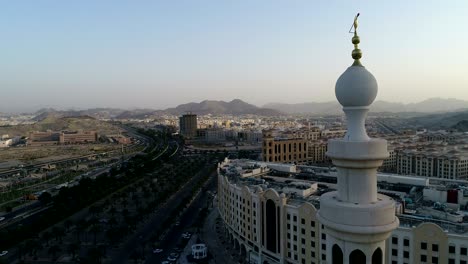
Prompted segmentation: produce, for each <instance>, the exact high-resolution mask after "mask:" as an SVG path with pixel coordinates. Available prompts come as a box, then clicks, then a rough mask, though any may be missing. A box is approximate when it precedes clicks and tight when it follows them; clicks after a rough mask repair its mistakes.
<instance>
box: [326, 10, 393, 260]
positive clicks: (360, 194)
mask: <svg viewBox="0 0 468 264" xmlns="http://www.w3.org/2000/svg"><path fill="white" fill-rule="evenodd" d="M358 16H359V14H358V15H357V16H356V18H355V20H354V24H353V25H354V36H353V38H352V43H353V44H354V47H355V49H354V50H353V52H352V57H353V59H354V63H353V65H352V66H351V67H349V68H348V69H347V70H346V71H345V72H344V73H343V74H342V75H341V76H340V77H339V79H338V81H337V82H336V86H335V94H336V98H337V99H338V101H339V102H340V104H341V105H342V106H343V111H344V113H345V115H346V119H347V132H346V135H345V137H344V138H342V139H333V140H330V141H329V143H328V151H327V155H328V156H329V157H330V158H331V159H332V161H333V164H334V165H335V166H336V168H337V171H338V190H337V191H334V192H329V193H326V194H324V195H322V196H321V197H320V210H319V211H318V213H317V218H318V219H319V221H320V222H321V223H322V224H323V225H324V227H325V229H324V232H325V233H326V241H327V244H326V256H327V260H326V263H351V264H358V263H359V264H362V263H369V264H371V263H372V264H374V263H375V264H379V263H385V262H386V261H385V240H386V239H387V238H388V237H389V236H390V234H391V232H392V230H394V229H395V228H396V227H397V226H398V225H399V221H398V218H397V217H396V216H395V202H394V201H393V200H392V199H391V198H390V197H387V196H385V195H381V194H378V193H377V168H378V167H379V166H381V165H382V163H383V160H384V159H386V158H387V157H388V156H389V155H388V151H387V141H386V140H383V139H374V138H370V137H369V136H368V135H367V132H366V128H365V120H366V116H367V112H368V111H369V106H370V105H371V104H372V102H373V101H374V99H375V97H376V96H377V81H376V79H375V78H374V76H373V75H372V74H371V73H370V72H369V71H367V69H366V68H364V66H362V64H361V62H360V58H361V57H362V52H361V50H360V49H359V48H358V44H359V42H360V39H359V36H358V35H357V32H356V29H357V17H358Z"/></svg>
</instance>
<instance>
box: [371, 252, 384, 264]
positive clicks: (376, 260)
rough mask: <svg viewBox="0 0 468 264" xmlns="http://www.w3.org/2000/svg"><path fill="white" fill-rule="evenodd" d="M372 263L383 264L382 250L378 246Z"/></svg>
mask: <svg viewBox="0 0 468 264" xmlns="http://www.w3.org/2000/svg"><path fill="white" fill-rule="evenodd" d="M372 264H382V250H381V249H380V248H377V249H376V250H375V251H374V254H372Z"/></svg>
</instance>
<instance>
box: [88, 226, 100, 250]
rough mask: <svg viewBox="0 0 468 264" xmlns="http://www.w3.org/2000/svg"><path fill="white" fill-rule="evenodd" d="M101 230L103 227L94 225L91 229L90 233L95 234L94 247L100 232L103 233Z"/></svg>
mask: <svg viewBox="0 0 468 264" xmlns="http://www.w3.org/2000/svg"><path fill="white" fill-rule="evenodd" d="M101 230H102V229H101V227H100V226H99V225H97V224H96V225H93V226H92V227H91V230H90V231H91V232H92V233H93V235H94V245H96V236H97V234H98V233H99V232H101Z"/></svg>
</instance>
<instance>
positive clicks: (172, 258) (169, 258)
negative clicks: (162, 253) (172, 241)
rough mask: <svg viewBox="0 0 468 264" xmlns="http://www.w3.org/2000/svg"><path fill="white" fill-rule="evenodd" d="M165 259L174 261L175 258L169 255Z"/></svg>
mask: <svg viewBox="0 0 468 264" xmlns="http://www.w3.org/2000/svg"><path fill="white" fill-rule="evenodd" d="M167 260H169V261H176V260H177V258H175V257H173V256H169V257H167Z"/></svg>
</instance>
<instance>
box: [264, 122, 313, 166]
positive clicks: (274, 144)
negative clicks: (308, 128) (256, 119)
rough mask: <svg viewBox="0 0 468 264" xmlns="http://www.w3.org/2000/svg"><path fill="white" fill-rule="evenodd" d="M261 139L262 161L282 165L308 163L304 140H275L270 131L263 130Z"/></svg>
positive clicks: (305, 141)
mask: <svg viewBox="0 0 468 264" xmlns="http://www.w3.org/2000/svg"><path fill="white" fill-rule="evenodd" d="M262 137H263V144H262V157H263V161H267V162H283V163H293V162H297V163H305V162H307V161H308V156H307V155H308V147H307V144H308V143H307V140H306V139H303V138H288V137H286V138H275V137H274V136H273V132H272V131H271V130H265V131H264V132H263V136H262Z"/></svg>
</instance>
